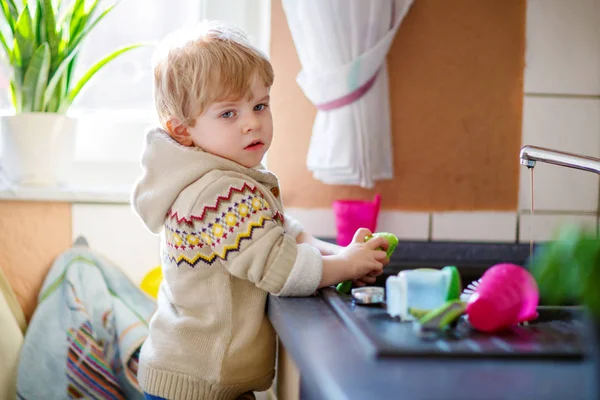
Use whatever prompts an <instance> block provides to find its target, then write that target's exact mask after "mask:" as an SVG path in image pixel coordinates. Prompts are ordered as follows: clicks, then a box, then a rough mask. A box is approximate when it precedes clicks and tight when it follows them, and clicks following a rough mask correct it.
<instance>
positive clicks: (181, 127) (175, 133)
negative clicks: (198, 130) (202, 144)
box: [167, 118, 194, 147]
mask: <svg viewBox="0 0 600 400" xmlns="http://www.w3.org/2000/svg"><path fill="white" fill-rule="evenodd" d="M167 129H168V130H169V134H170V135H171V137H172V138H173V139H175V140H176V141H177V142H178V143H179V144H181V145H183V146H188V147H191V146H193V145H194V142H193V141H192V137H191V136H190V134H189V132H188V130H187V126H186V125H185V124H184V123H183V122H181V121H179V120H178V119H177V118H171V119H170V120H168V121H167Z"/></svg>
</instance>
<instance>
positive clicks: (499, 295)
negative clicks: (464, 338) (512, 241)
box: [466, 264, 539, 332]
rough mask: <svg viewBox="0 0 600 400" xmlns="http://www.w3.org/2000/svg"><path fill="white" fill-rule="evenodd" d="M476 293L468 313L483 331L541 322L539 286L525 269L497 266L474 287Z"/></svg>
mask: <svg viewBox="0 0 600 400" xmlns="http://www.w3.org/2000/svg"><path fill="white" fill-rule="evenodd" d="M469 286H471V285H469ZM467 289H469V288H467ZM472 290H473V292H472V294H471V295H470V296H469V298H468V300H467V307H466V313H467V315H468V317H469V322H470V324H471V325H472V326H473V327H474V328H475V329H477V330H479V331H482V332H494V331H499V330H502V329H506V328H509V327H511V326H514V325H517V324H519V323H521V322H525V321H531V320H533V319H535V318H537V306H538V302H539V292H538V287H537V283H536V282H535V279H534V278H533V276H531V274H530V273H529V271H527V270H526V269H525V268H523V267H520V266H518V265H514V264H497V265H494V266H493V267H491V268H490V269H488V270H487V271H486V272H485V273H484V274H483V276H482V277H481V279H480V280H479V281H478V282H477V283H476V284H473V285H472Z"/></svg>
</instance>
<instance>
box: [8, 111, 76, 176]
mask: <svg viewBox="0 0 600 400" xmlns="http://www.w3.org/2000/svg"><path fill="white" fill-rule="evenodd" d="M0 129H1V130H0V134H1V135H0V136H1V143H2V162H1V167H2V173H4V174H5V175H6V176H7V177H8V179H10V180H11V181H12V182H13V183H15V184H18V185H21V186H58V185H60V184H64V183H66V182H67V181H68V180H69V177H70V174H71V171H72V168H73V160H74V156H75V120H74V119H72V118H70V117H67V116H66V115H64V114H55V113H22V114H17V115H14V116H7V117H2V118H0Z"/></svg>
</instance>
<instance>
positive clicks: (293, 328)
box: [268, 296, 595, 400]
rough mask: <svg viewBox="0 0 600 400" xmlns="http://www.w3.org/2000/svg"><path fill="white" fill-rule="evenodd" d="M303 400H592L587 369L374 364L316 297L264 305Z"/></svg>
mask: <svg viewBox="0 0 600 400" xmlns="http://www.w3.org/2000/svg"><path fill="white" fill-rule="evenodd" d="M268 307H269V318H270V320H271V322H272V324H273V326H274V327H275V330H276V331H277V334H278V335H279V338H280V340H281V341H282V343H283V345H284V346H285V347H286V349H287V351H288V352H289V353H290V355H291V357H292V358H293V359H294V362H295V363H296V365H297V366H298V369H299V370H300V374H301V377H302V384H301V393H302V397H301V398H302V399H304V400H310V399H314V400H316V399H327V400H336V399H348V400H354V399H356V400H364V399H400V398H402V399H403V400H413V399H419V400H421V399H427V400H438V399H439V400H451V399H462V400H466V399H474V400H475V399H476V400H481V399H498V400H500V399H528V400H533V399H565V400H566V399H569V400H577V399H594V398H595V397H594V396H593V395H592V394H593V391H594V390H595V388H594V387H593V385H592V382H594V379H595V375H594V366H593V364H592V362H591V361H584V362H580V361H554V362H551V361H541V360H518V361H515V360H488V359H457V360H452V359H435V358H423V359H419V358H414V359H372V358H370V357H368V356H367V355H366V354H365V352H364V351H363V350H362V349H361V348H359V347H358V346H359V342H358V341H357V340H356V338H355V337H354V336H353V335H352V334H351V333H350V331H348V329H347V328H346V327H345V326H344V324H343V323H342V321H341V320H340V319H339V318H338V316H337V315H336V314H335V313H334V312H333V311H332V310H331V309H330V308H329V306H328V305H327V304H325V302H324V301H323V299H322V298H320V297H316V296H315V297H310V298H279V297H275V296H270V297H269V306H268Z"/></svg>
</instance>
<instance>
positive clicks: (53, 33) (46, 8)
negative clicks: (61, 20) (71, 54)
mask: <svg viewBox="0 0 600 400" xmlns="http://www.w3.org/2000/svg"><path fill="white" fill-rule="evenodd" d="M42 22H43V23H44V25H45V28H46V29H45V32H46V35H45V36H46V40H47V41H48V44H49V45H50V54H51V56H52V60H56V59H57V58H58V46H59V44H60V37H61V33H60V30H59V31H57V26H56V11H55V10H54V6H53V5H52V0H43V7H42ZM41 29H44V28H41Z"/></svg>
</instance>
